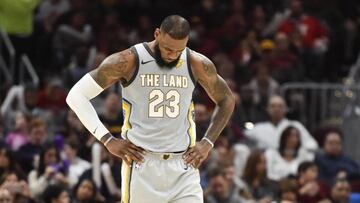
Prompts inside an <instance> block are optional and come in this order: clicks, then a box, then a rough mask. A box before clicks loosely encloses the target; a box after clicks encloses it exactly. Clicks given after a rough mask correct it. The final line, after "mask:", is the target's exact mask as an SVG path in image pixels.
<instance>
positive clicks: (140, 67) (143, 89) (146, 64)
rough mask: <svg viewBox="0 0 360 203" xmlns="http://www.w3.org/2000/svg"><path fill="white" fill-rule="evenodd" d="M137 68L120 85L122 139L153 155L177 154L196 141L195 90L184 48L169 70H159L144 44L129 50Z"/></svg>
mask: <svg viewBox="0 0 360 203" xmlns="http://www.w3.org/2000/svg"><path fill="white" fill-rule="evenodd" d="M132 48H133V50H134V51H135V53H136V60H137V67H136V71H135V73H134V76H133V77H132V79H131V80H130V81H128V84H125V85H123V88H122V96H123V113H124V124H123V127H122V137H123V138H124V139H128V140H130V141H131V142H132V143H134V144H135V145H137V146H139V147H142V148H144V149H145V150H149V151H153V152H178V151H183V150H186V149H187V148H188V147H189V146H193V145H194V144H195V140H196V132H195V122H194V105H193V103H192V94H193V90H194V88H195V84H194V78H193V75H192V72H191V67H190V59H189V55H190V50H189V49H188V48H186V49H185V50H184V51H183V52H182V53H181V56H180V59H179V62H178V64H177V65H176V67H173V68H161V67H160V66H159V65H158V64H157V63H156V61H155V57H154V55H153V52H152V51H151V50H150V48H149V47H148V45H147V44H146V43H142V44H137V45H135V46H134V47H132Z"/></svg>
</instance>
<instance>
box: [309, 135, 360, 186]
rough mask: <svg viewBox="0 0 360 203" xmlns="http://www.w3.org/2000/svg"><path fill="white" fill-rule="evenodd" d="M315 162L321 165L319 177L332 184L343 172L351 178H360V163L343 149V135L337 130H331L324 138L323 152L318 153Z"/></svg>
mask: <svg viewBox="0 0 360 203" xmlns="http://www.w3.org/2000/svg"><path fill="white" fill-rule="evenodd" d="M315 162H316V164H317V165H318V167H319V178H320V180H322V181H324V182H325V183H327V184H329V185H331V183H332V181H333V180H334V179H335V178H336V177H337V175H338V174H340V173H341V172H345V173H346V178H348V179H349V180H354V179H359V177H360V169H359V165H358V164H357V163H356V162H355V161H354V160H352V159H351V158H350V157H349V156H347V155H345V154H344V153H343V150H342V137H341V135H340V133H339V132H337V131H330V132H328V133H327V134H326V136H325V139H324V149H323V152H321V153H318V154H317V155H316V157H315Z"/></svg>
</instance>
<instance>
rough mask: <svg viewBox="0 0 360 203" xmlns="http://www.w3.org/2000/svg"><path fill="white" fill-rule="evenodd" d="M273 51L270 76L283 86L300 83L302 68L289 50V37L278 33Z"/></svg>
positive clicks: (298, 60) (296, 57) (297, 58)
mask: <svg viewBox="0 0 360 203" xmlns="http://www.w3.org/2000/svg"><path fill="white" fill-rule="evenodd" d="M275 44H276V46H275V51H274V58H273V61H272V65H273V66H272V67H271V69H272V75H273V77H274V78H275V79H276V80H277V81H279V83H281V84H283V83H285V82H293V81H301V80H302V79H303V77H304V76H303V74H304V73H303V67H302V64H301V63H300V59H299V57H298V56H297V55H296V54H295V53H293V52H292V51H291V50H290V41H289V37H288V36H287V35H286V34H285V33H283V32H278V33H276V35H275Z"/></svg>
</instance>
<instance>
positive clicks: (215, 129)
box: [199, 56, 235, 142]
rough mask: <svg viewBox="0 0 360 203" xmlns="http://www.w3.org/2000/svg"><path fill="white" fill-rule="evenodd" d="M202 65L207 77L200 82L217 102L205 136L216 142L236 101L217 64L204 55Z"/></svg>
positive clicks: (200, 79)
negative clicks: (219, 73) (218, 70)
mask: <svg viewBox="0 0 360 203" xmlns="http://www.w3.org/2000/svg"><path fill="white" fill-rule="evenodd" d="M202 66H203V69H204V71H205V74H206V77H204V78H203V79H202V78H199V82H200V84H201V85H202V86H203V87H204V88H205V90H206V91H207V93H208V94H209V96H210V97H211V98H212V99H213V100H214V101H215V102H216V104H217V106H216V108H215V111H214V113H213V116H212V119H211V122H210V125H209V128H208V130H207V131H206V133H205V137H207V138H208V139H210V140H211V141H212V142H215V141H216V139H217V138H218V137H219V135H220V133H221V131H222V130H223V129H224V128H225V126H226V124H227V123H228V121H229V119H230V117H231V114H232V112H233V109H234V103H235V102H234V98H233V96H232V93H231V90H230V88H229V87H228V86H227V84H226V82H225V81H224V79H222V78H221V77H220V76H219V75H217V72H216V68H215V65H214V64H213V63H212V62H211V61H210V60H209V59H208V58H206V57H204V56H202Z"/></svg>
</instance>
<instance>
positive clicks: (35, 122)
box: [17, 118, 47, 173]
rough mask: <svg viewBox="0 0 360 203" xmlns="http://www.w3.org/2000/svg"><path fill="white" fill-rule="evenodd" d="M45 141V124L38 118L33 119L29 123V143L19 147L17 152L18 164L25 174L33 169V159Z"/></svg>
mask: <svg viewBox="0 0 360 203" xmlns="http://www.w3.org/2000/svg"><path fill="white" fill-rule="evenodd" d="M46 139H47V131H46V126H45V123H44V122H43V121H42V120H41V119H39V118H33V119H32V120H31V122H30V136H29V143H27V144H25V145H23V146H21V147H20V148H19V150H18V151H17V157H18V158H19V163H20V164H21V168H22V169H23V170H24V172H25V173H29V172H30V171H31V170H32V169H33V168H34V157H35V155H37V154H39V153H40V150H41V148H42V145H43V144H44V142H45V140H46Z"/></svg>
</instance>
